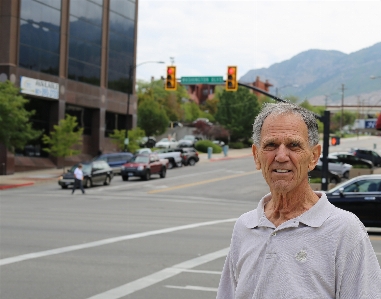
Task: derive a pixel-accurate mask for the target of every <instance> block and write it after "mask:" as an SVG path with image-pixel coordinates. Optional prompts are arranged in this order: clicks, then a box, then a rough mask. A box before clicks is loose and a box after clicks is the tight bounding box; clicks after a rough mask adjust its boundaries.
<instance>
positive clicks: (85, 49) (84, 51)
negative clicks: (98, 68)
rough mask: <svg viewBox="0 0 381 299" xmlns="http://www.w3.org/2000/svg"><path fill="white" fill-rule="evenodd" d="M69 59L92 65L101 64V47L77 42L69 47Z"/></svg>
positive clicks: (73, 42)
mask: <svg viewBox="0 0 381 299" xmlns="http://www.w3.org/2000/svg"><path fill="white" fill-rule="evenodd" d="M69 52H70V57H71V58H72V59H74V60H78V61H81V62H87V63H90V64H94V65H100V63H101V47H99V46H98V45H91V44H89V43H86V42H83V41H80V40H77V41H74V40H72V42H71V43H70V45H69Z"/></svg>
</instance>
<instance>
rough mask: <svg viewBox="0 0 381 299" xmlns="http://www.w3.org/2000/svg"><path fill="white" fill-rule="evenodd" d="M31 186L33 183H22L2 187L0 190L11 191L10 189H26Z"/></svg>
mask: <svg viewBox="0 0 381 299" xmlns="http://www.w3.org/2000/svg"><path fill="white" fill-rule="evenodd" d="M32 185H34V183H33V182H30V183H23V184H14V185H4V186H0V190H6V189H12V188H18V187H26V186H32Z"/></svg>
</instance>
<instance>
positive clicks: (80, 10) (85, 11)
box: [70, 0, 102, 26]
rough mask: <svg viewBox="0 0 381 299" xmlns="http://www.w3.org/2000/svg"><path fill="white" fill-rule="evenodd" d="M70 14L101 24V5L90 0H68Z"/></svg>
mask: <svg viewBox="0 0 381 299" xmlns="http://www.w3.org/2000/svg"><path fill="white" fill-rule="evenodd" d="M70 16H76V17H78V18H80V19H82V20H84V21H86V22H88V23H92V24H95V25H98V26H102V6H101V5H98V4H96V3H93V2H90V1H83V0H82V1H78V0H77V1H70Z"/></svg>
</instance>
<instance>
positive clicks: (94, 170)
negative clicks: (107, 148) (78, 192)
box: [58, 161, 114, 189]
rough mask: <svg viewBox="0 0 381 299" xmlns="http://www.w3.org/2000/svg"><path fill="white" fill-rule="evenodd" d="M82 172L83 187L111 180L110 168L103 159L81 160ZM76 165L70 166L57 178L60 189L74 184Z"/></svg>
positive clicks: (104, 183) (111, 172)
mask: <svg viewBox="0 0 381 299" xmlns="http://www.w3.org/2000/svg"><path fill="white" fill-rule="evenodd" d="M81 164H82V172H83V182H82V183H83V187H85V188H90V187H92V186H94V185H98V184H103V185H110V183H111V180H112V178H113V176H114V173H113V170H112V168H111V167H110V166H109V165H108V164H107V162H105V161H90V162H83V163H81ZM77 167H78V164H76V165H74V166H73V167H71V168H70V169H69V170H68V171H67V173H65V174H64V175H63V176H62V177H60V179H59V180H58V185H60V186H61V187H62V189H66V188H68V187H69V186H71V187H73V185H74V170H75V169H76V168H77Z"/></svg>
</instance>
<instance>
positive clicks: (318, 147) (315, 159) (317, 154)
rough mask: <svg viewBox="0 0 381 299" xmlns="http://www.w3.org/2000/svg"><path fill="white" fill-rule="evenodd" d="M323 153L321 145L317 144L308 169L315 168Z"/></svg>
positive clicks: (313, 149)
mask: <svg viewBox="0 0 381 299" xmlns="http://www.w3.org/2000/svg"><path fill="white" fill-rule="evenodd" d="M320 155H321V145H320V144H317V145H315V146H314V147H313V148H312V158H311V161H310V163H309V164H308V169H309V170H312V169H314V168H315V166H316V164H317V163H318V161H319V158H320Z"/></svg>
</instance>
